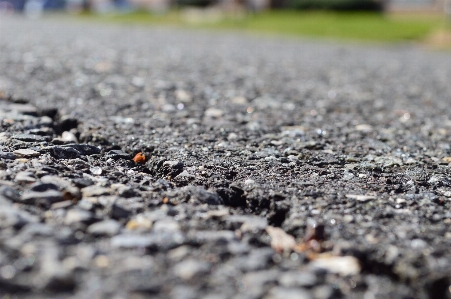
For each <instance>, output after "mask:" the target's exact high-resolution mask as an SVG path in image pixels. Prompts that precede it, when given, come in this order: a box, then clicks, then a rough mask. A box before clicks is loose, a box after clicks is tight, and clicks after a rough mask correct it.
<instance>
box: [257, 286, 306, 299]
mask: <svg viewBox="0 0 451 299" xmlns="http://www.w3.org/2000/svg"><path fill="white" fill-rule="evenodd" d="M312 298H313V297H312V295H311V294H310V293H309V292H308V291H307V290H304V289H301V288H285V287H275V288H272V289H271V290H270V291H269V294H268V295H267V296H265V297H264V299H312Z"/></svg>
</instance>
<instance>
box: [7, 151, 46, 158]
mask: <svg viewBox="0 0 451 299" xmlns="http://www.w3.org/2000/svg"><path fill="white" fill-rule="evenodd" d="M13 154H15V155H16V156H17V157H19V158H33V157H38V156H40V155H41V153H40V152H37V151H34V150H31V149H18V150H15V151H14V152H13Z"/></svg>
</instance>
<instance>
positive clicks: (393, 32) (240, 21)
mask: <svg viewBox="0 0 451 299" xmlns="http://www.w3.org/2000/svg"><path fill="white" fill-rule="evenodd" d="M193 12H194V13H193ZM80 18H82V19H87V20H96V21H105V22H113V23H118V24H147V25H166V26H176V27H187V28H207V29H226V30H231V29H232V30H239V31H245V32H251V33H270V34H277V35H290V36H304V37H305V36H307V37H321V38H329V39H339V40H355V41H369V42H405V41H422V40H424V39H425V38H426V37H427V36H428V35H430V34H432V33H434V32H437V31H447V30H450V29H451V27H450V22H449V20H447V19H446V17H445V16H442V15H430V14H429V15H428V14H382V13H369V12H325V11H289V10H274V11H267V12H263V13H255V14H250V13H247V14H245V13H235V14H231V13H228V14H222V13H220V12H214V11H208V10H207V11H204V12H201V11H200V10H192V11H190V10H172V11H170V12H168V13H166V14H162V15H156V14H151V13H149V12H145V11H138V12H131V13H125V14H124V13H123V14H106V15H95V14H89V13H88V14H83V15H81V16H80Z"/></svg>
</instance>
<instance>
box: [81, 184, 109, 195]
mask: <svg viewBox="0 0 451 299" xmlns="http://www.w3.org/2000/svg"><path fill="white" fill-rule="evenodd" d="M110 193H111V190H110V189H108V188H105V187H100V186H95V185H93V186H88V187H85V188H82V189H81V194H82V195H83V197H95V196H102V195H109V194H110Z"/></svg>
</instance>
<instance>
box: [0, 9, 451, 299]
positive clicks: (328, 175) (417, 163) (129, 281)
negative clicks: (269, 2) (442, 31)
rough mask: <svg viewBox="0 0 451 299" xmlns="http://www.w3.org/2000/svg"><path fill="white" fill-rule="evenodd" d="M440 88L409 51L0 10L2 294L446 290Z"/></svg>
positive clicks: (435, 298)
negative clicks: (37, 16)
mask: <svg viewBox="0 0 451 299" xmlns="http://www.w3.org/2000/svg"><path fill="white" fill-rule="evenodd" d="M450 80H451V55H450V53H440V52H432V51H427V50H423V49H420V48H418V47H417V46H414V45H410V44H402V45H395V46H382V45H356V44H353V45H347V44H340V43H333V42H325V41H315V40H308V39H286V38H274V37H272V38H270V37H255V36H250V35H245V34H240V33H233V32H212V31H189V30H183V29H168V28H159V27H152V28H147V27H140V26H117V25H106V24H99V23H82V22H75V21H68V20H61V19H55V18H43V19H38V20H30V19H26V18H24V17H21V16H8V17H7V16H3V15H2V16H0V126H1V129H0V295H1V296H3V297H2V298H80V299H81V298H105V299H106V298H171V299H172V298H173V299H176V298H180V299H189V298H203V299H226V298H233V299H241V298H243V299H244V298H246V299H251V298H255V299H260V298H261V299H279V298H280V299H282V298H283V299H288V298H296V299H299V298H302V299H335V298H365V299H373V298H374V299H376V298H377V299H385V298H386V299H392V298H403V299H416V298H418V299H440V298H451V297H450V290H451V288H450V283H451V282H450V279H451V251H450V247H451V229H450V225H451V213H450V211H449V209H450V207H451V169H450V163H451V144H450V139H451V118H450V112H449V111H450V103H451V84H450V82H451V81H450ZM139 153H142V155H143V156H144V157H145V158H143V156H140V155H139ZM137 155H138V156H137Z"/></svg>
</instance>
